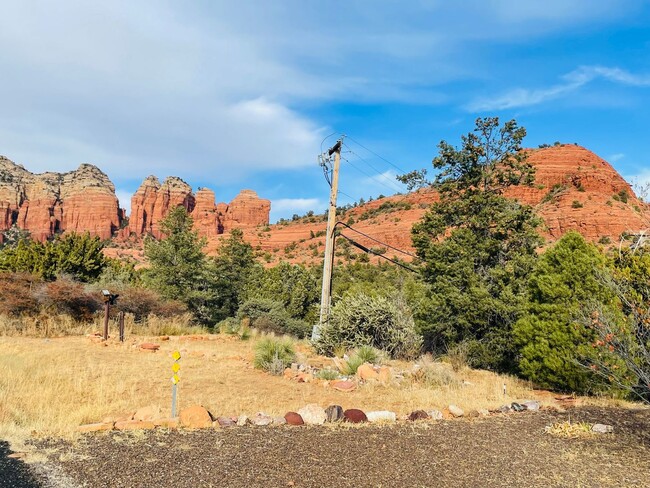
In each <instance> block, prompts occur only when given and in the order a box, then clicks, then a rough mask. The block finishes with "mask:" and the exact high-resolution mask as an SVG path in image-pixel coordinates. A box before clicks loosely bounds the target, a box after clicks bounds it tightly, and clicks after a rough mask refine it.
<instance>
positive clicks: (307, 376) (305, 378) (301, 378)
mask: <svg viewBox="0 0 650 488" xmlns="http://www.w3.org/2000/svg"><path fill="white" fill-rule="evenodd" d="M296 380H298V383H311V382H312V381H314V375H313V374H311V373H298V376H296Z"/></svg>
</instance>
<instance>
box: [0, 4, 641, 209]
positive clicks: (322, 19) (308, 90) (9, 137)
mask: <svg viewBox="0 0 650 488" xmlns="http://www.w3.org/2000/svg"><path fill="white" fill-rule="evenodd" d="M649 26H650V3H649V2H646V1H643V0H616V1H614V0H574V1H571V0H545V1H543V2H542V1H533V0H529V1H510V0H465V1H463V0H459V1H457V2H448V1H444V0H437V1H436V0H432V1H425V0H419V1H409V2H404V1H381V0H374V1H371V0H366V1H358V0H357V1H355V0H348V1H336V0H331V1H328V2H315V1H306V0H292V1H281V0H277V1H274V2H270V1H268V2H267V1H261V0H258V1H257V2H253V1H245V0H240V1H237V2H225V1H208V0H203V1H198V0H195V1H191V0H187V1H182V2H181V1H178V0H158V1H149V0H141V1H138V2H127V1H120V0H113V1H99V0H97V1H93V2H88V1H86V0H58V1H57V2H51V1H37V0H22V1H20V2H3V5H2V6H0V65H1V66H2V68H3V70H2V75H1V76H0V103H1V105H2V108H3V115H4V116H3V117H1V118H0V154H4V155H6V156H7V157H9V158H10V159H12V160H13V161H15V162H18V163H21V164H23V165H24V166H25V167H26V168H27V169H29V170H31V171H35V172H42V171H47V170H53V171H67V170H71V169H74V168H76V167H77V166H78V165H79V164H80V163H82V162H91V163H94V164H97V165H98V166H100V167H101V168H102V169H103V170H104V171H105V172H106V173H107V174H108V175H109V177H110V178H111V179H112V181H113V182H114V183H115V185H116V187H117V191H118V196H119V197H120V203H121V205H122V206H127V207H128V203H129V198H130V195H131V193H132V192H133V191H134V190H135V189H136V188H137V187H138V185H139V184H140V182H141V181H142V180H143V179H144V178H145V177H146V176H147V175H149V174H155V175H157V176H158V177H159V178H161V179H162V178H164V177H165V176H168V175H175V176H180V177H181V178H183V179H185V180H186V181H187V182H188V183H190V184H191V185H192V186H193V187H194V188H195V189H196V188H197V187H199V186H207V187H209V188H211V189H213V190H214V191H215V193H216V195H217V200H219V201H230V200H231V199H232V198H233V197H234V196H235V195H236V194H237V192H238V191H239V190H240V189H242V188H252V189H254V190H256V191H257V192H258V193H259V194H260V196H263V197H266V198H269V199H271V201H272V208H273V210H272V221H275V220H276V219H277V218H279V217H288V216H291V215H292V214H293V213H304V212H306V211H307V210H310V209H313V210H315V211H323V210H324V208H325V201H326V199H327V193H328V187H327V185H326V183H325V181H324V179H323V175H322V172H321V170H320V168H319V167H318V164H317V159H316V158H317V155H318V153H319V152H320V148H321V143H322V141H323V139H325V138H326V137H327V136H328V135H330V134H332V133H335V134H341V133H345V134H347V135H349V136H350V138H351V139H349V140H348V145H349V147H348V149H347V151H351V152H346V153H345V154H344V156H345V158H346V160H347V161H344V162H343V166H342V174H341V187H340V188H341V191H342V194H341V195H340V202H341V203H346V202H349V201H351V200H356V199H358V198H360V197H363V198H366V199H367V198H368V196H370V195H373V196H376V195H378V194H379V193H383V194H390V193H392V192H395V191H398V190H399V189H400V187H399V185H398V184H397V183H396V182H395V181H394V174H395V172H397V170H396V169H395V168H394V167H393V166H391V165H390V164H388V163H387V162H386V161H385V160H388V161H390V162H392V163H394V164H395V165H396V166H398V167H399V168H402V169H403V170H405V171H407V170H411V169H414V168H422V167H429V166H430V161H431V159H432V157H433V156H434V155H435V152H436V145H437V143H438V142H439V141H440V140H441V139H445V140H448V141H450V142H454V143H456V142H457V141H458V139H459V136H460V134H462V133H465V132H468V131H469V130H471V128H472V127H473V123H474V120H475V119H476V117H478V116H485V115H498V116H499V117H501V118H503V119H510V118H516V119H517V121H518V122H519V123H520V124H521V125H523V126H525V127H526V128H527V130H528V137H527V139H526V145H527V146H532V147H534V146H537V145H538V144H542V143H553V142H555V141H561V142H568V143H573V142H577V143H578V144H581V145H583V146H586V147H588V148H589V149H591V150H593V151H594V152H596V153H597V154H599V155H600V156H602V157H604V158H605V159H607V160H608V161H610V162H611V163H612V164H614V166H615V167H616V168H617V169H618V170H619V171H620V172H621V173H622V174H623V175H624V176H626V177H627V178H628V179H632V178H637V179H641V180H646V181H650V156H648V143H647V134H648V129H649V128H650V110H649V109H650V103H649V102H650V27H649ZM335 138H336V137H335V136H332V137H330V138H329V139H326V140H325V142H324V146H325V147H326V146H328V145H329V144H332V143H333V142H334V141H335ZM354 141H358V142H360V143H361V144H362V145H363V146H365V147H366V148H369V149H370V150H371V151H372V152H369V151H368V150H366V149H365V148H364V147H362V146H360V145H358V144H356V143H355V142H354ZM377 154H378V155H380V156H381V157H382V158H384V159H381V158H379V157H377ZM380 175H381V176H380Z"/></svg>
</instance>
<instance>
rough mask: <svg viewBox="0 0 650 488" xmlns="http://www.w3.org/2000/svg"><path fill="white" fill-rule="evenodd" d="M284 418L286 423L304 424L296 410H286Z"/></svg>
mask: <svg viewBox="0 0 650 488" xmlns="http://www.w3.org/2000/svg"><path fill="white" fill-rule="evenodd" d="M284 420H286V421H287V424H289V425H305V422H304V420H303V419H302V417H301V416H300V414H299V413H296V412H287V413H286V414H285V415H284Z"/></svg>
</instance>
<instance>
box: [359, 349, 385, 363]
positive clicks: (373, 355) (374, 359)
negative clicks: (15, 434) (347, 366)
mask: <svg viewBox="0 0 650 488" xmlns="http://www.w3.org/2000/svg"><path fill="white" fill-rule="evenodd" d="M354 353H355V355H357V356H358V357H359V358H360V359H361V360H362V361H363V362H364V363H370V364H381V362H382V359H383V357H382V356H383V355H382V352H381V351H380V350H379V349H376V348H374V347H372V346H360V347H358V348H357V349H356V351H355V352H354Z"/></svg>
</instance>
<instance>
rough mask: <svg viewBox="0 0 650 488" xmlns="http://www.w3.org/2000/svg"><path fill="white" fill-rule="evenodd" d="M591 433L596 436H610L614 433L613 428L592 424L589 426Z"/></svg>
mask: <svg viewBox="0 0 650 488" xmlns="http://www.w3.org/2000/svg"><path fill="white" fill-rule="evenodd" d="M591 431H592V432H595V433H596V434H611V433H612V432H614V427H612V426H611V425H607V424H594V425H592V426H591Z"/></svg>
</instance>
